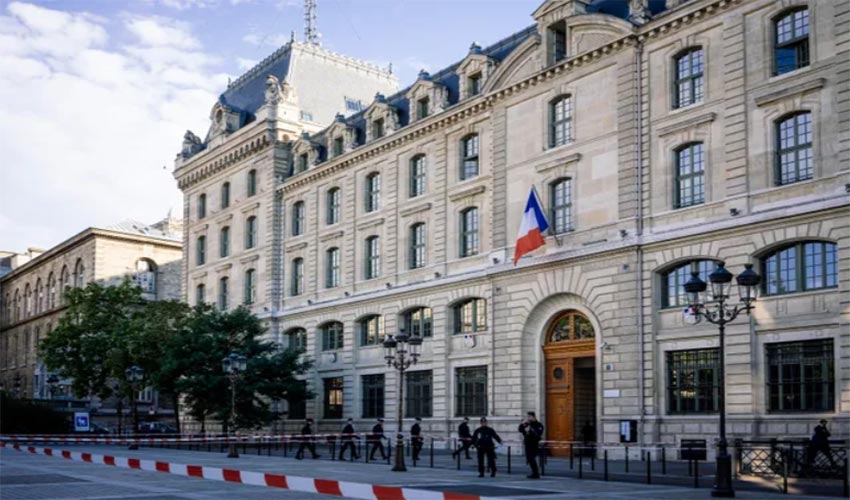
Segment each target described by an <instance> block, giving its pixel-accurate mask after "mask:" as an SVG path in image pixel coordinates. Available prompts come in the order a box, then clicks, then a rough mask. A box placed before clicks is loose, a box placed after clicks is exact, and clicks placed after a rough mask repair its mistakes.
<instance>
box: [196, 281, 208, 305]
mask: <svg viewBox="0 0 850 500" xmlns="http://www.w3.org/2000/svg"><path fill="white" fill-rule="evenodd" d="M206 295H207V287H206V286H204V284H203V283H201V284H199V285H198V286H196V287H195V305H196V306H199V305H201V304H203V303H204V302H206Z"/></svg>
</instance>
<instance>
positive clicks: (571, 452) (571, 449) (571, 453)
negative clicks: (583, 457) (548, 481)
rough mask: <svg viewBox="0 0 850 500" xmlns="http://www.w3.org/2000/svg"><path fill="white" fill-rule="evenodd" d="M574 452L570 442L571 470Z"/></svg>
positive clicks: (571, 468)
mask: <svg viewBox="0 0 850 500" xmlns="http://www.w3.org/2000/svg"><path fill="white" fill-rule="evenodd" d="M574 456H575V453H574V452H573V443H570V470H573V457H574Z"/></svg>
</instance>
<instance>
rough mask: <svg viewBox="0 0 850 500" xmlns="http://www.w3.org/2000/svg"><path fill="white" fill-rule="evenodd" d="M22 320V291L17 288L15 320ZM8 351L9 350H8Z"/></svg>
mask: <svg viewBox="0 0 850 500" xmlns="http://www.w3.org/2000/svg"><path fill="white" fill-rule="evenodd" d="M20 320H21V293H20V291H19V290H15V321H16V322H17V321H20ZM7 352H8V351H7Z"/></svg>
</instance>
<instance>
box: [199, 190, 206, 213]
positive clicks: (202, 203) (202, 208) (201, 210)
mask: <svg viewBox="0 0 850 500" xmlns="http://www.w3.org/2000/svg"><path fill="white" fill-rule="evenodd" d="M206 216H207V195H206V194H201V195H200V196H198V219H203V218H204V217H206Z"/></svg>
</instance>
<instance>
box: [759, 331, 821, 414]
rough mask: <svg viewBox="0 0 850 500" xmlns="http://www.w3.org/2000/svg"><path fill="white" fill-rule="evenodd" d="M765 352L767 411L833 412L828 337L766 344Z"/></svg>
mask: <svg viewBox="0 0 850 500" xmlns="http://www.w3.org/2000/svg"><path fill="white" fill-rule="evenodd" d="M766 351H767V394H768V410H769V411H771V412H786V411H787V412H793V411H811V412H832V411H834V409H835V366H834V363H835V361H834V359H835V355H834V350H833V340H832V339H818V340H807V341H802V342H781V343H776V344H767V346H766Z"/></svg>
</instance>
